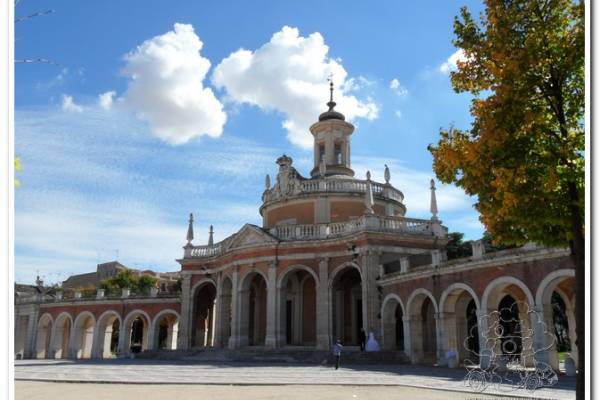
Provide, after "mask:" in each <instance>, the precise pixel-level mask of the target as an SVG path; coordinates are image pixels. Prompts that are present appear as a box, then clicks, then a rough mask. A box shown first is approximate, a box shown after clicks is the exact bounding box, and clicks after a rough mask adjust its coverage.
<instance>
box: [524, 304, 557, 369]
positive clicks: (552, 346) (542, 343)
mask: <svg viewBox="0 0 600 400" xmlns="http://www.w3.org/2000/svg"><path fill="white" fill-rule="evenodd" d="M533 310H534V311H535V312H533V313H531V321H530V323H531V328H532V329H533V348H532V350H533V352H534V354H535V359H536V360H537V361H541V362H544V363H547V364H548V365H550V366H551V367H552V369H554V370H555V371H558V354H557V352H556V337H555V336H554V318H553V315H552V306H551V305H549V304H548V305H541V304H540V305H536V306H535V307H533Z"/></svg>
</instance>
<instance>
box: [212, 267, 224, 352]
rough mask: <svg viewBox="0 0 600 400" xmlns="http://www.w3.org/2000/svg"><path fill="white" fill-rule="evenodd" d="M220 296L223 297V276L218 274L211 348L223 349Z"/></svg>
mask: <svg viewBox="0 0 600 400" xmlns="http://www.w3.org/2000/svg"><path fill="white" fill-rule="evenodd" d="M222 296H223V276H222V274H219V275H218V276H217V292H216V294H215V308H214V315H213V325H212V332H213V339H212V344H213V347H223V343H221V341H222V336H223V323H222V322H221V314H222V313H221V308H222V307H223V304H222V301H223V299H222Z"/></svg>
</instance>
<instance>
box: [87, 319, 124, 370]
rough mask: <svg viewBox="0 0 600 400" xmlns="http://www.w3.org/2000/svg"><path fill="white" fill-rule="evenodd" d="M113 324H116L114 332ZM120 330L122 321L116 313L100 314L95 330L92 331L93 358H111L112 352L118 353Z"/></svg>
mask: <svg viewBox="0 0 600 400" xmlns="http://www.w3.org/2000/svg"><path fill="white" fill-rule="evenodd" d="M115 322H118V326H117V330H116V332H115ZM122 329H123V321H122V318H121V315H120V314H119V313H118V312H117V311H115V310H106V311H104V312H103V313H102V314H100V316H99V317H98V321H97V322H96V328H95V329H94V337H95V338H94V349H93V355H94V357H99V358H111V357H113V352H118V341H119V336H120V332H121V330H122ZM115 342H116V343H115Z"/></svg>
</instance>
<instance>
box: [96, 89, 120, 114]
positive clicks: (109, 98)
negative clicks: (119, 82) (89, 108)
mask: <svg viewBox="0 0 600 400" xmlns="http://www.w3.org/2000/svg"><path fill="white" fill-rule="evenodd" d="M116 94H117V93H116V92H115V91H114V90H111V91H108V92H106V93H102V94H101V95H99V96H98V104H100V107H102V108H104V109H105V110H110V109H111V108H112V105H113V100H114V97H115V95H116Z"/></svg>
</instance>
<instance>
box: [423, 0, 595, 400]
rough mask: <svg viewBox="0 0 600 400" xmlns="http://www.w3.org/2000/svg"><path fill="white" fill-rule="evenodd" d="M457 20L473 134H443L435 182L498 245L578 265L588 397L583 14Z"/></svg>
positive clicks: (566, 6) (578, 7) (460, 86)
mask: <svg viewBox="0 0 600 400" xmlns="http://www.w3.org/2000/svg"><path fill="white" fill-rule="evenodd" d="M485 6H486V8H485V11H484V12H483V13H482V15H481V17H480V21H479V22H476V21H475V20H474V19H473V17H472V16H471V13H470V12H469V11H468V9H467V8H462V9H461V11H460V16H459V17H456V18H455V21H454V33H455V35H456V39H455V40H454V42H453V43H454V45H455V46H457V47H458V48H459V49H461V50H462V55H463V57H462V60H460V61H458V62H457V69H456V71H454V72H453V73H452V74H451V80H452V85H453V88H454V90H455V91H456V92H470V93H472V94H473V95H474V99H473V100H472V104H471V114H472V116H473V123H472V125H471V128H470V129H469V130H467V131H463V130H459V129H456V128H454V127H450V128H449V129H442V130H441V131H440V135H441V138H440V140H439V142H438V144H437V146H433V145H430V146H429V150H430V152H431V153H432V155H433V167H434V170H435V173H436V175H437V177H438V179H440V180H441V181H442V182H444V183H455V184H456V185H458V186H459V187H462V188H463V189H464V190H465V192H466V193H468V194H470V195H477V196H478V201H477V203H476V205H475V206H476V208H477V210H478V211H479V212H480V214H481V217H480V219H481V221H482V222H483V223H484V225H485V226H486V228H487V230H488V231H489V232H490V233H491V234H492V235H493V236H494V238H495V243H503V244H513V245H520V244H524V243H525V242H528V241H534V242H538V243H542V244H545V245H548V246H567V245H568V246H569V247H570V249H571V256H572V258H573V261H574V264H575V271H576V272H575V276H576V278H575V280H576V300H575V301H576V304H577V309H576V323H577V327H576V330H577V345H578V356H579V357H578V358H579V365H578V369H579V372H578V377H577V398H583V396H584V365H585V358H584V357H585V350H584V349H585V337H584V332H585V331H584V326H585V325H584V324H585V310H584V306H585V297H584V291H585V240H584V223H583V221H584V212H585V192H584V168H585V159H584V148H585V137H584V127H583V116H584V107H585V99H584V68H585V67H584V29H585V28H584V5H583V2H581V1H573V0H485Z"/></svg>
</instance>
